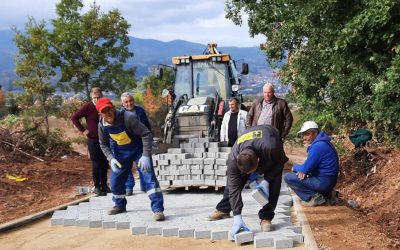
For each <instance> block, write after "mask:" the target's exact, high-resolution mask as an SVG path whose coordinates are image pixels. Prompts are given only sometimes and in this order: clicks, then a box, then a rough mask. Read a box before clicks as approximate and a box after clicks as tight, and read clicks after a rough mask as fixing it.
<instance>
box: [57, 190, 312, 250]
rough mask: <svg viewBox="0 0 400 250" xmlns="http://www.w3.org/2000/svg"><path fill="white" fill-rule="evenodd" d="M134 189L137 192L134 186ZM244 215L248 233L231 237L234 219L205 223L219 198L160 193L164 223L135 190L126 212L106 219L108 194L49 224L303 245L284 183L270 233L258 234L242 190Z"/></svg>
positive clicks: (251, 203) (253, 209)
mask: <svg viewBox="0 0 400 250" xmlns="http://www.w3.org/2000/svg"><path fill="white" fill-rule="evenodd" d="M135 188H138V187H137V186H135ZM242 197H243V203H244V207H243V211H242V216H243V219H244V221H245V222H246V224H247V225H248V226H249V228H250V229H251V230H252V232H242V233H240V234H237V235H236V236H235V239H230V237H229V236H228V235H229V230H230V228H231V226H232V223H233V219H232V218H229V219H223V220H219V221H208V220H207V216H208V215H209V214H210V213H211V212H212V211H213V210H214V209H215V206H216V204H217V203H218V202H219V201H220V200H221V198H222V194H221V193H215V192H213V191H209V190H201V191H199V192H196V193H188V192H185V193H182V192H178V191H164V206H165V211H164V214H165V215H166V220H165V221H160V222H156V221H154V220H153V217H152V215H153V213H152V212H151V210H150V200H149V198H148V197H147V195H146V194H145V193H143V192H141V191H139V190H136V189H135V190H134V195H133V196H129V197H127V200H128V205H127V212H126V213H122V214H118V215H107V211H108V210H110V209H111V208H112V207H113V205H114V204H113V202H112V201H111V198H112V197H111V194H108V196H99V197H92V198H91V199H90V201H89V202H83V203H80V204H79V205H74V206H68V208H67V209H66V210H58V211H55V212H54V214H53V216H52V218H51V224H52V225H63V226H65V227H66V226H77V227H89V228H104V229H109V228H114V229H121V230H122V229H130V230H131V232H132V234H133V235H159V236H163V237H177V238H195V239H211V240H233V241H234V242H235V243H236V244H237V245H240V244H242V243H249V242H253V244H254V247H255V248H263V247H274V248H278V249H279V248H291V247H294V246H296V247H297V246H300V245H301V244H303V241H304V237H303V235H302V232H301V226H298V225H294V224H292V222H291V217H290V214H291V213H290V208H291V206H292V203H293V201H292V197H291V195H290V193H289V191H288V189H287V186H286V184H285V183H282V189H281V193H280V196H279V201H278V206H277V208H276V210H275V213H276V215H275V218H274V220H273V221H272V224H273V231H271V232H261V231H260V224H259V223H260V220H259V218H258V210H259V209H260V205H259V204H258V203H257V202H256V201H255V200H254V199H253V198H252V197H251V190H249V189H244V190H243V193H242Z"/></svg>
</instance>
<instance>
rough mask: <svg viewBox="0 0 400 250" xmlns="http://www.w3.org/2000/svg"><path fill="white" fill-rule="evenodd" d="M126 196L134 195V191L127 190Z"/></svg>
mask: <svg viewBox="0 0 400 250" xmlns="http://www.w3.org/2000/svg"><path fill="white" fill-rule="evenodd" d="M125 195H126V196H132V195H133V192H132V191H126V194H125Z"/></svg>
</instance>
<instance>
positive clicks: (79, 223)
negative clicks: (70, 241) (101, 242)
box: [75, 218, 89, 227]
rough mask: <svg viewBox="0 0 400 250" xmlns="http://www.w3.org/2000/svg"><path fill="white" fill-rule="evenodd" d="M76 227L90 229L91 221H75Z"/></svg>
mask: <svg viewBox="0 0 400 250" xmlns="http://www.w3.org/2000/svg"><path fill="white" fill-rule="evenodd" d="M75 226H77V227H89V219H86V218H85V219H80V218H78V219H76V220H75Z"/></svg>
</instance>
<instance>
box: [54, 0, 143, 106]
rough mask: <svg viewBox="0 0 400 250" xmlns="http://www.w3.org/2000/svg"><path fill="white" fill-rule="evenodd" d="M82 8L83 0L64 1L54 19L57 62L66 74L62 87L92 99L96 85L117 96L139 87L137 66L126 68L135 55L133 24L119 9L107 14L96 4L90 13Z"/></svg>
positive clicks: (58, 6)
mask: <svg viewBox="0 0 400 250" xmlns="http://www.w3.org/2000/svg"><path fill="white" fill-rule="evenodd" d="M82 9H83V3H82V0H61V1H60V2H59V3H58V4H57V5H56V11H57V17H56V19H54V20H52V21H51V23H52V25H53V30H52V32H51V33H50V35H49V39H50V42H51V48H52V51H53V52H54V53H55V54H56V60H54V64H53V65H54V66H57V67H60V69H61V74H62V76H61V79H60V80H59V81H58V86H59V87H61V88H62V89H63V90H71V89H72V90H74V91H75V92H76V93H78V92H85V93H86V95H87V97H88V99H90V96H89V95H90V88H91V87H93V86H97V87H100V88H102V89H103V90H110V91H113V92H115V93H116V94H117V95H120V94H122V93H123V92H125V91H127V90H129V89H132V88H135V87H136V81H135V78H134V75H135V69H134V68H129V69H124V67H123V65H124V63H125V62H126V61H127V59H129V58H130V57H132V56H133V53H131V52H129V50H128V45H129V43H130V41H129V37H128V30H129V28H130V25H129V24H128V23H127V22H126V20H125V19H124V18H123V17H122V16H121V14H120V12H119V10H117V9H113V10H111V11H109V12H108V13H103V12H101V11H100V6H98V5H96V4H95V3H93V4H92V5H91V6H90V8H89V10H88V11H87V12H86V13H83V11H82Z"/></svg>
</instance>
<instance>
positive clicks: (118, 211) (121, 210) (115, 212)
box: [108, 206, 126, 215]
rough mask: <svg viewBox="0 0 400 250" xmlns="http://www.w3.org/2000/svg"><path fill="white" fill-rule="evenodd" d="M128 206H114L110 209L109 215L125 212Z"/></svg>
mask: <svg viewBox="0 0 400 250" xmlns="http://www.w3.org/2000/svg"><path fill="white" fill-rule="evenodd" d="M125 212H126V208H119V207H117V206H114V207H113V208H112V209H111V210H110V211H108V215H115V214H120V213H125Z"/></svg>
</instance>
